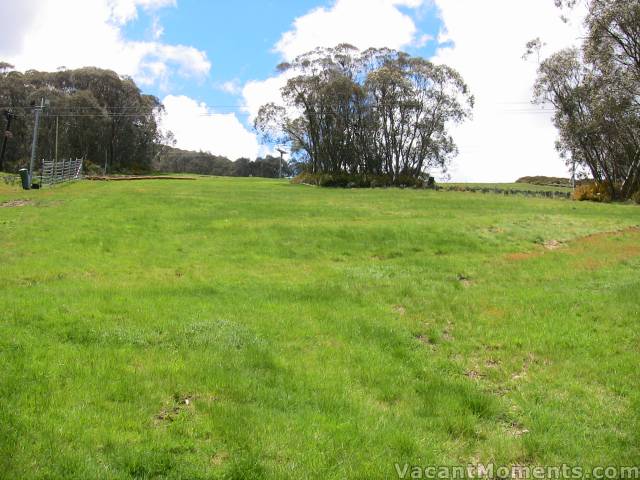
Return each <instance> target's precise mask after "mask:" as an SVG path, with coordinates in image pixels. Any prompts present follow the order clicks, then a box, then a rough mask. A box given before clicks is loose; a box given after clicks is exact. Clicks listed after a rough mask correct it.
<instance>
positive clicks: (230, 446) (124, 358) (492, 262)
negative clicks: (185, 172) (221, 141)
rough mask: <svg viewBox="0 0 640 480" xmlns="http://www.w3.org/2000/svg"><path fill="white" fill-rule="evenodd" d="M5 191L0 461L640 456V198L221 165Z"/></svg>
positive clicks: (276, 472)
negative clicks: (182, 178) (231, 175)
mask: <svg viewBox="0 0 640 480" xmlns="http://www.w3.org/2000/svg"><path fill="white" fill-rule="evenodd" d="M4 192H5V193H4V194H0V203H3V202H6V201H9V200H11V201H12V202H14V203H11V204H10V205H13V206H6V204H5V206H4V207H0V265H1V270H0V306H1V312H2V313H1V315H2V318H1V320H0V366H1V368H2V374H1V375H0V472H3V473H2V475H3V476H5V477H12V478H62V477H65V478H69V477H76V478H128V477H134V476H135V477H147V478H150V477H154V476H157V477H162V478H165V477H166V478H218V477H226V478H262V477H264V478H278V479H280V478H322V479H327V478H356V477H357V478H381V477H392V476H394V475H395V468H394V463H396V462H399V463H400V464H404V463H405V462H408V463H410V464H417V465H428V464H458V463H465V464H466V463H467V462H470V461H481V462H489V461H495V462H498V463H502V464H514V463H518V464H528V465H537V464H555V463H561V462H569V463H572V464H577V465H584V466H588V465H598V464H610V463H613V464H619V463H620V464H630V463H636V464H637V463H638V462H639V461H640V450H639V446H640V436H639V434H638V432H639V431H640V414H639V412H640V392H639V391H638V388H637V386H638V384H639V383H640V373H639V370H638V368H637V367H638V362H639V361H640V352H639V339H640V338H639V334H638V331H639V329H638V327H639V325H638V322H639V318H640V315H639V310H640V299H639V297H638V290H639V288H640V277H639V275H638V267H640V231H638V230H637V229H633V228H630V227H634V226H637V225H639V224H640V209H639V208H638V207H635V206H626V205H599V204H589V203H574V202H570V201H566V200H565V201H556V200H548V199H527V198H517V197H502V196H494V195H475V194H468V193H455V192H432V191H416V190H394V189H388V190H332V189H318V188H313V187H307V186H294V185H289V184H287V183H285V182H279V181H270V180H257V179H228V178H227V179H223V178H209V179H199V180H197V181H195V182H171V181H145V182H106V183H102V182H93V183H92V182H81V183H77V184H74V185H65V186H61V187H58V188H55V189H52V190H48V191H40V192H37V191H34V192H26V193H23V192H19V191H12V192H11V193H8V190H5V191H4ZM16 199H27V200H31V201H32V203H28V204H26V205H22V204H21V203H15V200H16ZM623 229H625V230H624V231H622V232H621V233H617V234H608V235H595V236H590V237H586V238H585V236H586V235H590V234H593V233H596V232H611V231H617V230H623Z"/></svg>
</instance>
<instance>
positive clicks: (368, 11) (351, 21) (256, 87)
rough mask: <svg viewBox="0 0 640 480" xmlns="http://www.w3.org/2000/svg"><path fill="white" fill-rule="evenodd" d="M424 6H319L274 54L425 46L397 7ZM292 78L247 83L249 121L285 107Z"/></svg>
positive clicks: (400, 1)
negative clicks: (270, 106)
mask: <svg viewBox="0 0 640 480" xmlns="http://www.w3.org/2000/svg"><path fill="white" fill-rule="evenodd" d="M424 4H425V0H367V1H366V2H363V1H362V0H336V1H335V2H334V3H333V4H332V5H331V7H329V8H325V7H321V8H316V9H314V10H312V11H310V12H309V13H307V14H305V15H303V16H301V17H298V18H296V19H295V20H294V21H293V26H292V27H293V28H292V29H291V30H289V31H287V32H285V33H284V34H283V35H282V36H281V37H280V40H279V41H278V43H276V45H275V47H274V50H275V51H276V52H279V53H280V54H281V56H282V58H283V59H284V60H291V59H293V58H295V57H296V56H297V55H300V54H302V53H305V52H308V51H310V50H312V49H314V48H316V47H318V46H322V47H335V46H336V45H338V44H340V43H350V44H351V45H353V46H355V47H357V48H360V49H367V48H369V47H388V48H397V49H401V48H403V47H407V46H409V45H418V46H420V45H424V43H426V42H427V41H429V40H430V37H429V36H428V35H419V34H418V28H417V27H416V25H415V23H414V21H413V19H412V18H411V17H410V16H409V15H407V14H406V13H403V12H402V11H401V10H400V9H399V8H398V7H409V8H418V7H420V6H422V5H424ZM291 76H292V74H291V72H285V73H284V74H280V75H276V76H273V77H270V78H267V79H266V80H252V81H250V82H247V83H246V84H245V86H244V88H243V89H242V96H243V98H244V103H245V106H246V111H247V112H248V113H249V118H250V119H253V118H255V116H256V115H257V114H258V110H259V108H260V107H261V106H262V105H264V104H265V103H268V102H274V103H276V104H278V103H282V100H281V97H280V89H281V88H282V87H283V86H284V85H285V84H286V82H287V80H288V79H289V78H290V77H291Z"/></svg>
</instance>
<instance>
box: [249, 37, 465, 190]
mask: <svg viewBox="0 0 640 480" xmlns="http://www.w3.org/2000/svg"><path fill="white" fill-rule="evenodd" d="M278 68H279V70H280V71H282V72H290V73H292V74H293V77H292V78H291V79H290V80H288V82H287V84H286V86H284V87H283V88H282V89H281V94H282V98H283V100H284V105H276V104H273V103H270V104H267V105H264V106H262V108H261V109H260V111H259V114H258V116H257V118H256V121H255V127H256V129H257V131H258V132H259V133H260V134H261V137H262V140H263V141H265V142H267V143H271V144H278V143H280V144H288V145H289V146H290V148H291V149H292V152H293V153H294V154H295V155H297V157H298V158H300V159H301V160H302V162H303V163H304V165H305V169H306V171H307V172H308V173H311V174H313V175H324V176H326V175H330V176H344V175H349V176H353V175H355V176H363V177H364V176H366V177H371V176H375V177H380V176H382V177H388V178H389V179H391V182H393V183H397V182H398V181H401V182H402V183H406V182H407V179H411V178H414V179H416V178H420V177H422V176H424V175H425V173H427V172H428V171H430V170H433V169H439V170H444V169H446V167H447V165H448V163H449V162H450V160H451V159H452V158H453V157H454V156H455V154H456V153H457V149H456V146H455V143H454V141H453V139H452V138H451V136H450V135H449V134H448V131H447V127H448V125H449V124H450V123H456V122H461V121H463V120H464V119H466V118H467V117H468V116H469V115H470V114H471V108H472V106H473V97H472V96H471V95H470V93H469V91H468V89H467V86H466V85H465V83H464V82H463V80H462V78H461V77H460V75H459V74H458V73H457V72H456V71H455V70H453V69H451V68H449V67H447V66H444V65H435V64H433V63H431V62H429V61H427V60H425V59H423V58H419V57H412V56H410V55H408V54H406V53H403V52H398V51H395V50H389V49H369V50H366V51H364V52H360V51H358V50H357V49H356V48H354V47H352V46H350V45H339V46H337V47H335V48H318V49H315V50H313V51H311V52H308V53H306V54H303V55H301V56H299V57H297V58H296V59H295V60H293V61H292V62H291V63H284V64H281V65H280V66H279V67H278Z"/></svg>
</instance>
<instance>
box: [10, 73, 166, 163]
mask: <svg viewBox="0 0 640 480" xmlns="http://www.w3.org/2000/svg"><path fill="white" fill-rule="evenodd" d="M10 67H11V66H6V65H5V66H2V68H0V104H2V105H3V106H7V107H8V109H9V110H11V111H13V113H14V114H15V115H16V118H15V119H14V121H13V123H12V127H11V130H12V132H13V138H12V139H11V141H9V142H8V144H7V153H6V159H5V160H6V165H5V170H7V171H16V170H17V169H18V168H19V167H23V166H25V165H26V163H27V159H28V158H29V157H30V153H31V140H32V132H33V117H34V115H33V108H32V106H31V105H40V103H41V99H43V98H44V99H46V100H47V101H48V102H49V104H48V106H47V108H46V109H45V111H44V114H43V116H42V119H41V124H40V129H39V137H38V152H37V158H38V159H41V158H49V159H52V158H53V157H54V156H55V149H56V131H57V133H58V157H59V158H81V157H82V158H84V159H85V160H88V161H89V162H92V163H94V164H98V165H102V166H104V163H105V160H106V161H107V163H108V168H109V171H111V172H113V171H127V172H145V171H148V170H149V169H150V168H151V161H152V158H153V157H154V156H155V155H156V153H157V151H158V149H159V148H160V147H159V145H158V143H159V142H160V141H162V140H163V138H162V137H161V135H160V131H159V129H158V125H157V123H156V119H157V115H158V113H159V112H161V111H162V108H163V107H162V105H161V104H160V101H159V100H158V99H157V98H156V97H153V96H151V95H144V94H143V93H142V92H141V91H140V89H139V88H138V87H137V86H136V84H135V83H134V82H133V80H131V79H130V78H127V77H121V76H119V75H118V74H116V73H115V72H112V71H110V70H102V69H98V68H81V69H76V70H62V71H57V72H39V71H36V70H29V71H27V72H24V73H22V72H18V71H15V70H13V69H12V68H10Z"/></svg>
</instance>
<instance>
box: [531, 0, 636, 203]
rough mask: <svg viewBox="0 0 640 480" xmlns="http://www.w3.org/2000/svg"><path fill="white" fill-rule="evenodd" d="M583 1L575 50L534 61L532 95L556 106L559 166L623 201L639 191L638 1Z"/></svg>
mask: <svg viewBox="0 0 640 480" xmlns="http://www.w3.org/2000/svg"><path fill="white" fill-rule="evenodd" d="M556 3H557V4H558V5H559V6H565V7H572V6H574V5H575V4H576V3H577V0H557V2H556ZM585 3H586V6H587V12H588V13H587V17H586V20H585V25H586V28H587V36H586V38H585V40H584V43H583V45H582V47H581V48H580V49H577V48H572V49H566V50H563V51H560V52H557V53H555V54H554V55H552V56H551V57H550V58H548V59H546V60H544V61H543V62H542V63H541V65H540V68H539V72H538V78H537V81H536V84H535V98H536V100H537V101H538V102H541V103H542V102H550V103H551V104H553V106H554V107H555V108H556V114H555V117H554V123H555V125H556V127H557V128H558V131H559V135H560V138H559V140H558V142H557V147H558V150H559V151H560V152H561V154H562V155H563V156H564V157H565V158H566V160H567V163H569V164H577V165H578V166H581V167H582V168H584V169H585V170H586V171H587V172H588V173H589V174H590V175H591V176H592V177H593V178H594V179H595V180H596V181H597V182H600V183H602V184H604V185H606V187H607V189H608V191H609V193H610V196H611V197H612V198H614V199H621V200H623V199H627V198H629V197H631V196H632V195H633V194H634V193H635V192H638V191H639V190H640V115H639V114H640V109H639V107H640V103H639V102H640V0H585Z"/></svg>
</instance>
